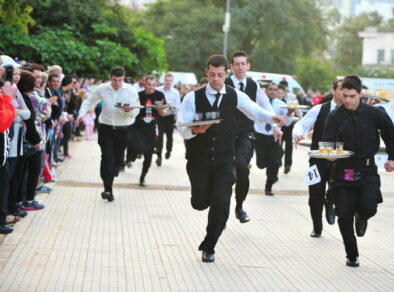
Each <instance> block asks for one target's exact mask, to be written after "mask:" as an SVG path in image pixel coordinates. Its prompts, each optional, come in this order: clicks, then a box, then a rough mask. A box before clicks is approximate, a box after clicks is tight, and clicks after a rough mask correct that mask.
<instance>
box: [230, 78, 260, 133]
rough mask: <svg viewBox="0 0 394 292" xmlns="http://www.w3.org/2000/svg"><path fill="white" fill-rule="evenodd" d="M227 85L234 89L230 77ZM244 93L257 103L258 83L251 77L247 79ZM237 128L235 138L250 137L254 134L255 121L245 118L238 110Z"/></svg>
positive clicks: (236, 116)
mask: <svg viewBox="0 0 394 292" xmlns="http://www.w3.org/2000/svg"><path fill="white" fill-rule="evenodd" d="M224 83H225V84H227V85H229V86H231V87H234V83H233V80H232V79H231V78H230V77H227V78H226V81H225V82H224ZM244 92H245V93H246V94H247V95H248V96H249V98H250V99H251V100H253V101H254V102H256V92H257V83H256V82H255V81H254V80H253V79H252V78H250V77H247V78H246V88H245V89H244ZM235 118H236V127H235V136H236V137H238V136H241V135H250V133H251V132H253V129H254V127H253V123H254V122H253V121H252V120H250V119H249V118H248V117H247V116H245V115H244V114H243V113H242V112H241V111H240V110H237V112H236V115H235Z"/></svg>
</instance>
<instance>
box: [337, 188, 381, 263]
mask: <svg viewBox="0 0 394 292" xmlns="http://www.w3.org/2000/svg"><path fill="white" fill-rule="evenodd" d="M334 192H335V196H333V200H334V204H335V212H336V214H337V216H338V225H339V230H340V231H341V235H342V239H343V243H344V245H345V250H346V256H347V257H348V258H352V259H354V258H355V257H357V256H358V247H357V239H356V237H355V235H354V228H353V223H354V214H355V213H356V212H357V213H358V214H359V216H360V218H361V219H364V220H368V219H369V218H371V217H373V216H374V215H375V214H376V212H377V209H378V200H379V197H380V196H381V194H380V184H379V183H377V182H374V183H368V184H365V185H363V186H357V187H354V186H352V187H346V186H338V187H335V189H334Z"/></svg>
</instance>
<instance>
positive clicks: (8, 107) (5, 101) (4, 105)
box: [0, 92, 16, 133]
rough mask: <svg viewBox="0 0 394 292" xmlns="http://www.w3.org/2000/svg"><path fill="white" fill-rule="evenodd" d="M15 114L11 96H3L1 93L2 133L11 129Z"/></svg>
mask: <svg viewBox="0 0 394 292" xmlns="http://www.w3.org/2000/svg"><path fill="white" fill-rule="evenodd" d="M15 114H16V112H15V108H14V106H13V105H12V98H11V96H8V95H3V94H2V93H1V92H0V133H3V132H5V131H6V130H7V129H9V128H10V127H11V125H12V122H13V121H14V118H15Z"/></svg>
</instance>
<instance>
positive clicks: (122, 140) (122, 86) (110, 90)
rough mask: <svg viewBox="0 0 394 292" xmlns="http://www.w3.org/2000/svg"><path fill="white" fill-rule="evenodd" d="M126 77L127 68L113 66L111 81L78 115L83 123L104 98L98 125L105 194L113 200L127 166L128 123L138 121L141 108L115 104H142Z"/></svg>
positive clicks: (104, 195)
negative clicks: (117, 179) (116, 182)
mask: <svg viewBox="0 0 394 292" xmlns="http://www.w3.org/2000/svg"><path fill="white" fill-rule="evenodd" d="M124 78H125V71H124V69H123V68H122V67H114V68H112V69H111V81H110V82H107V83H104V84H101V85H100V86H98V87H97V89H96V90H95V91H94V92H93V94H92V95H91V96H90V97H89V98H88V99H86V100H85V101H84V102H83V103H82V105H81V109H80V111H79V117H78V123H79V122H80V121H81V120H82V118H83V117H84V116H85V115H86V113H87V112H88V111H89V109H90V108H91V107H92V106H93V105H95V104H96V103H98V102H99V101H103V106H102V111H101V114H100V116H99V126H98V144H99V145H100V148H101V165H100V175H101V179H102V180H103V183H104V191H103V192H102V193H101V197H102V198H103V199H104V200H108V201H109V202H111V201H113V200H114V196H113V193H112V184H113V181H114V177H116V176H118V174H119V169H120V168H122V166H123V161H124V151H125V149H126V145H127V131H128V127H129V126H130V125H131V124H133V123H134V120H135V117H136V116H137V115H138V113H139V109H138V108H137V109H131V108H118V107H115V105H117V104H119V103H120V104H122V105H128V106H130V107H131V106H139V105H140V102H139V98H138V93H137V91H136V90H135V89H134V87H132V86H131V85H129V84H127V83H125V82H124Z"/></svg>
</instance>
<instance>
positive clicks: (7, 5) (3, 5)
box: [0, 0, 35, 33]
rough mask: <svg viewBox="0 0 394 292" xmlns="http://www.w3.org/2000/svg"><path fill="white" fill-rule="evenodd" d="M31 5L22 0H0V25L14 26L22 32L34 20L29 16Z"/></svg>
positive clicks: (25, 31) (24, 31)
mask: <svg viewBox="0 0 394 292" xmlns="http://www.w3.org/2000/svg"><path fill="white" fill-rule="evenodd" d="M32 11H33V9H32V7H31V6H29V5H26V3H25V1H23V0H0V26H3V27H16V28H17V29H18V30H20V31H21V32H23V33H27V32H28V27H29V25H33V24H34V23H35V22H34V20H33V18H32V17H31V15H30V14H31V12H32Z"/></svg>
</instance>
